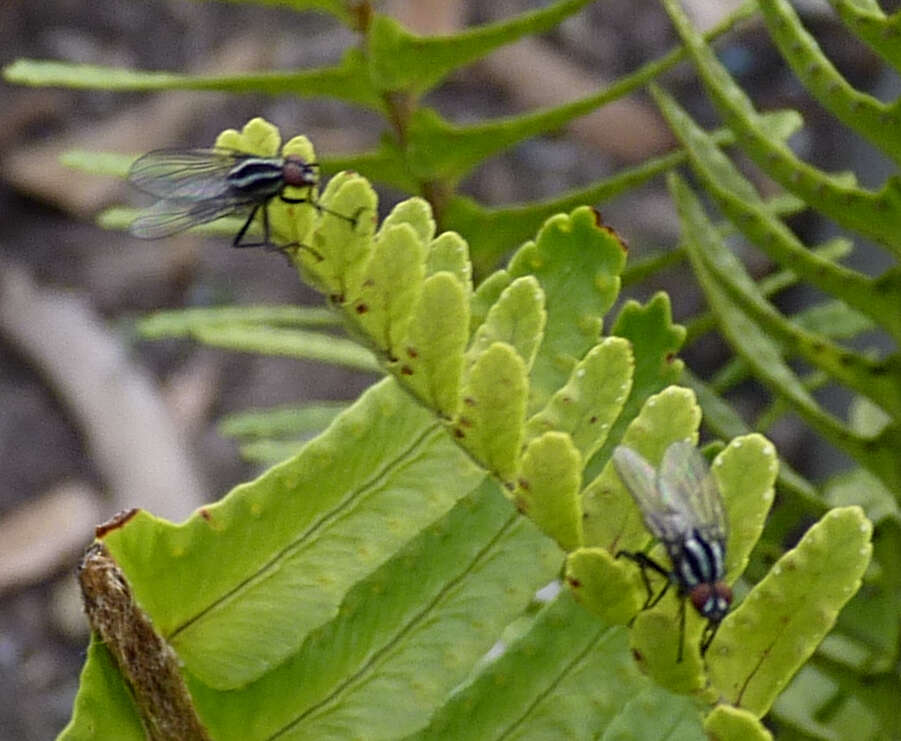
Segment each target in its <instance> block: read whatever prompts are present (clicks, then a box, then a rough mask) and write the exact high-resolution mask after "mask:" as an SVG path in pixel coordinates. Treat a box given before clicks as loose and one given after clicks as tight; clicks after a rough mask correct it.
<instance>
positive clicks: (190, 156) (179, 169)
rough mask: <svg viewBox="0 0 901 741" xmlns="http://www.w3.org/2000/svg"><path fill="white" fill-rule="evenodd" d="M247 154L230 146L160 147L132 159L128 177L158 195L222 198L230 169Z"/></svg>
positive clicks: (226, 187)
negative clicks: (203, 147) (235, 150)
mask: <svg viewBox="0 0 901 741" xmlns="http://www.w3.org/2000/svg"><path fill="white" fill-rule="evenodd" d="M245 156H246V155H242V154H240V153H238V152H233V151H231V150H229V149H157V150H154V151H153V152H148V153H147V154H145V155H143V156H142V157H139V158H138V159H136V160H135V161H134V162H133V163H132V165H131V168H130V169H129V171H128V181H129V182H130V183H131V184H132V185H134V186H135V187H136V188H138V189H139V190H143V191H144V192H145V193H149V194H150V195H153V196H156V197H157V198H165V199H181V200H189V201H204V200H207V199H212V198H220V197H223V196H225V195H226V194H227V193H229V183H228V180H227V179H226V176H227V175H228V173H229V170H231V169H232V168H233V167H234V166H235V164H236V163H237V162H239V161H240V160H241V158H242V157H245Z"/></svg>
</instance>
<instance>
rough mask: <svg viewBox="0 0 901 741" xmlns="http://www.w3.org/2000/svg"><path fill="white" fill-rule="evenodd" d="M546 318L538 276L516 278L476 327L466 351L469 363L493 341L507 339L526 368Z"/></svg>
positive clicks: (539, 343)
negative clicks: (481, 322)
mask: <svg viewBox="0 0 901 741" xmlns="http://www.w3.org/2000/svg"><path fill="white" fill-rule="evenodd" d="M546 320H547V313H546V312H545V310H544V292H543V291H542V290H541V286H540V285H539V283H538V280H537V279H536V278H535V277H533V276H531V275H525V276H523V277H521V278H517V279H516V280H514V281H513V282H512V283H511V284H510V285H508V286H507V287H506V288H505V289H504V290H503V292H502V293H501V295H500V296H499V297H498V299H497V301H496V302H495V303H494V305H493V306H492V307H491V308H490V309H489V311H488V316H487V317H486V318H485V322H484V323H483V324H482V325H481V326H480V327H479V328H478V329H477V330H476V332H475V335H474V336H473V338H472V342H471V343H470V346H469V349H468V350H467V351H466V358H467V361H468V363H470V364H471V363H473V362H475V361H476V360H477V359H478V357H479V356H480V355H481V354H482V353H483V352H485V350H487V349H488V348H489V347H491V345H493V344H494V343H495V342H506V343H507V344H508V345H510V346H511V347H513V349H514V350H516V352H517V353H519V357H521V358H522V360H523V363H525V366H526V369H529V368H531V367H532V364H533V362H534V361H535V354H536V353H537V352H538V348H539V346H540V345H541V340H542V338H543V337H544V325H545V322H546Z"/></svg>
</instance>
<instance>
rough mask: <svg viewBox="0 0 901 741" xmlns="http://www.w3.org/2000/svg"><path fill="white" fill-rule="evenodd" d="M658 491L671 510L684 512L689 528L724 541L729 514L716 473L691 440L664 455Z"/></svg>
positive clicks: (669, 449) (707, 536)
mask: <svg viewBox="0 0 901 741" xmlns="http://www.w3.org/2000/svg"><path fill="white" fill-rule="evenodd" d="M657 490H658V491H659V493H660V496H661V497H662V498H663V500H664V502H665V504H666V506H667V508H668V509H671V510H677V511H680V512H681V513H682V516H683V517H684V518H685V521H686V522H687V523H688V528H687V530H690V529H691V528H697V529H698V530H700V531H701V533H702V534H703V535H704V536H705V537H706V538H707V539H708V540H719V541H720V542H722V543H725V541H726V536H727V525H726V517H725V514H724V512H723V503H722V498H721V497H720V492H719V488H718V487H717V485H716V480H715V479H714V477H713V473H712V472H711V471H710V469H709V468H708V466H707V461H705V460H704V456H702V455H701V453H700V452H699V451H698V449H697V448H696V447H695V446H694V445H692V444H691V443H689V442H686V441H681V442H676V443H673V444H672V445H670V446H669V447H668V448H667V449H666V452H665V453H664V454H663V460H662V461H661V462H660V471H659V473H658V476H657Z"/></svg>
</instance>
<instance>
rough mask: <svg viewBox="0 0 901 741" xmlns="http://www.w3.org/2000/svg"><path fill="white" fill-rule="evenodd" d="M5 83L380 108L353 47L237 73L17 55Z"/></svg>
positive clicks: (360, 58) (357, 53)
mask: <svg viewBox="0 0 901 741" xmlns="http://www.w3.org/2000/svg"><path fill="white" fill-rule="evenodd" d="M3 76H4V77H5V79H6V80H7V82H12V83H15V84H18V85H30V86H32V87H50V86H53V87H68V88H76V89H87V90H115V91H118V92H124V91H142V92H150V91H157V90H216V91H220V92H233V93H254V94H259V93H263V94H265V95H297V96H302V97H328V98H337V99H338V100H346V101H348V102H350V103H356V104H357V105H361V106H363V107H365V108H371V109H373V110H382V108H383V106H384V104H383V102H382V99H381V97H380V96H379V95H378V94H377V93H376V91H375V90H373V88H372V84H371V83H370V81H369V75H368V73H367V68H366V61H365V60H364V58H363V55H362V54H361V53H360V52H359V50H357V49H350V50H348V51H347V53H345V55H344V57H343V58H342V60H341V62H339V63H338V65H337V66H335V67H322V68H319V69H309V70H290V71H272V72H253V73H247V74H238V75H183V74H176V73H173V72H142V71H139V70H133V69H127V68H122V67H101V66H99V65H93V64H72V63H68V62H56V61H46V60H39V59H17V60H16V61H15V62H13V63H12V64H9V65H7V66H6V67H5V68H4V70H3Z"/></svg>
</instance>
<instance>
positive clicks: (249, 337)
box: [190, 323, 379, 371]
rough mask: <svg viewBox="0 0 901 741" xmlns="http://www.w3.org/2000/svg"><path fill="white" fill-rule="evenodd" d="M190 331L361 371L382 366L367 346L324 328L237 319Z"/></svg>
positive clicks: (223, 343)
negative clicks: (287, 327) (296, 327)
mask: <svg viewBox="0 0 901 741" xmlns="http://www.w3.org/2000/svg"><path fill="white" fill-rule="evenodd" d="M190 334H191V337H192V338H193V339H195V340H197V341H198V342H201V343H203V344H205V345H210V346H212V347H221V348H225V349H227V350H237V351H238V352H248V353H258V354H262V355H279V356H282V357H288V358H297V359H299V360H316V361H319V362H321V363H332V364H335V365H343V366H346V367H348V368H355V369H356V370H361V371H378V370H379V366H378V364H377V363H376V361H375V358H373V356H372V353H371V352H370V351H369V350H367V349H366V348H365V347H360V345H358V344H357V343H356V342H353V341H351V340H348V339H345V338H343V337H335V336H334V335H330V334H325V333H323V332H309V331H306V330H303V329H282V328H280V327H268V326H259V325H255V324H238V323H235V324H218V325H208V326H202V327H196V328H194V329H192V330H191V331H190Z"/></svg>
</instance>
